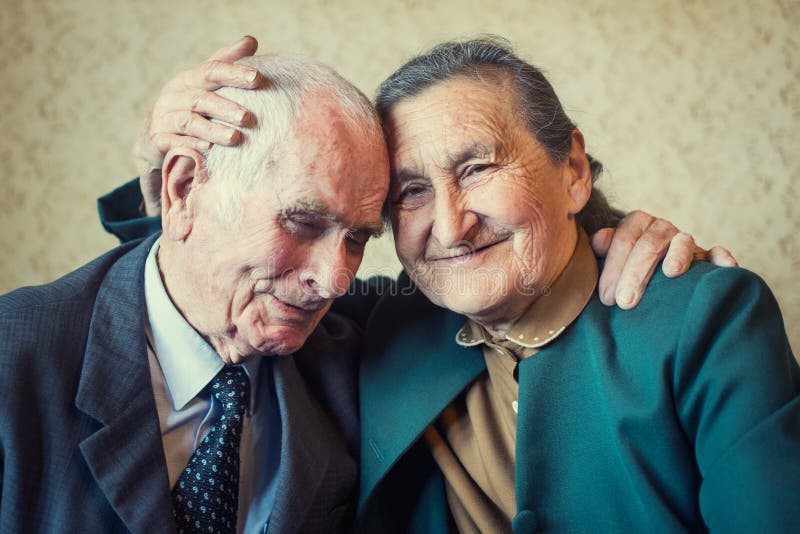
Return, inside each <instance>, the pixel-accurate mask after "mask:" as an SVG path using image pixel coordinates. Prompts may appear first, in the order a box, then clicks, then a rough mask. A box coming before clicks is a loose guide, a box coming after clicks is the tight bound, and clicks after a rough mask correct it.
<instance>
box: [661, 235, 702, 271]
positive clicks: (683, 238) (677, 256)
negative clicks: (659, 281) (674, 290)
mask: <svg viewBox="0 0 800 534" xmlns="http://www.w3.org/2000/svg"><path fill="white" fill-rule="evenodd" d="M696 248H698V247H696V246H695V244H694V238H693V237H692V236H690V235H689V234H687V233H684V232H678V233H677V234H675V237H673V238H672V241H670V244H669V249H668V250H667V255H666V256H665V257H664V263H663V265H662V266H661V270H662V271H663V272H664V275H665V276H667V277H668V278H675V277H676V276H680V275H682V274H683V273H685V272H686V271H688V270H689V267H691V265H692V260H693V259H694V257H695V249H696Z"/></svg>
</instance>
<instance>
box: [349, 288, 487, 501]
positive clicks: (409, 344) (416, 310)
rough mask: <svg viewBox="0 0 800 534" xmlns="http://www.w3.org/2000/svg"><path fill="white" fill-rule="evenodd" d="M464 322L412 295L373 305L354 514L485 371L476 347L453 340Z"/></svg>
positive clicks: (363, 375) (364, 373)
mask: <svg viewBox="0 0 800 534" xmlns="http://www.w3.org/2000/svg"><path fill="white" fill-rule="evenodd" d="M402 281H403V280H402V279H401V281H400V282H402ZM465 320H466V319H465V318H464V317H463V316H461V315H458V314H455V313H452V312H449V311H446V310H442V309H440V308H438V307H436V306H434V305H433V304H431V303H430V302H429V301H428V300H427V299H426V298H425V297H424V296H423V295H422V294H421V293H420V292H419V291H418V290H417V291H416V292H415V294H413V295H411V296H408V297H397V296H389V297H384V298H383V299H382V300H381V301H380V302H379V303H378V304H377V305H376V307H375V310H374V312H373V315H372V317H371V319H370V322H369V323H368V325H367V337H366V340H365V348H364V356H363V359H362V363H361V374H360V378H359V382H360V386H359V387H360V406H361V429H362V438H361V462H362V464H361V487H360V500H359V513H360V512H361V511H362V509H363V507H364V504H365V502H366V500H367V499H368V497H369V495H370V493H371V492H372V491H373V490H374V489H375V487H376V486H377V484H378V483H379V482H380V481H381V479H382V478H383V477H384V476H385V475H386V473H387V472H388V471H389V469H390V468H391V467H392V466H393V465H394V464H395V463H396V462H397V460H398V459H399V458H400V456H401V455H402V454H403V453H404V452H405V451H406V450H407V449H408V448H409V447H410V446H411V445H412V444H413V443H414V442H415V441H416V440H417V438H418V437H419V436H420V435H421V434H422V432H424V430H425V429H426V428H427V427H428V426H429V425H430V424H431V423H432V422H433V421H434V420H435V419H436V417H437V416H438V415H439V413H441V411H442V410H443V409H444V408H445V407H447V406H448V405H449V404H450V403H451V402H452V400H453V398H455V397H456V396H457V395H458V394H459V393H460V392H461V391H462V390H463V389H464V388H465V387H466V386H467V385H468V384H469V383H470V382H472V381H473V380H474V379H475V377H476V376H478V374H480V373H481V372H482V371H483V370H485V369H486V364H485V362H484V359H483V352H482V350H481V349H480V348H479V347H470V348H465V347H461V346H459V345H457V344H456V342H455V336H456V333H457V332H458V330H459V329H460V328H461V327H462V326H463V324H464V321H465Z"/></svg>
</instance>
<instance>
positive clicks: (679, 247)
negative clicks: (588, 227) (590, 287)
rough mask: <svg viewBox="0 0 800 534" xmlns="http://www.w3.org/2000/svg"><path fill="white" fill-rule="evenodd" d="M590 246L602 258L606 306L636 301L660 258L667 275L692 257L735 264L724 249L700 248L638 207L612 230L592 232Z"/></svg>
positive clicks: (683, 268)
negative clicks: (603, 262)
mask: <svg viewBox="0 0 800 534" xmlns="http://www.w3.org/2000/svg"><path fill="white" fill-rule="evenodd" d="M592 248H593V249H594V251H595V254H597V255H598V256H601V257H605V258H606V262H605V266H604V267H603V272H602V273H601V274H600V281H599V284H598V292H599V294H600V300H601V302H603V304H606V305H607V306H611V305H613V304H615V303H616V304H617V305H618V306H619V307H620V308H623V309H626V310H628V309H631V308H633V307H634V306H636V305H637V304H638V303H639V301H640V300H641V298H642V295H643V294H644V291H645V288H646V287H647V283H648V282H649V281H650V278H651V277H652V276H653V272H654V271H655V269H656V265H658V262H659V261H661V260H662V259H663V260H664V263H663V266H662V270H663V271H664V275H666V276H668V277H670V278H674V277H676V276H680V275H682V274H683V273H685V272H686V271H687V270H689V267H690V266H691V264H692V261H694V260H702V261H710V262H712V263H713V264H714V265H718V266H720V267H736V266H738V263H737V262H736V259H735V258H734V257H733V256H732V255H731V253H730V251H728V250H727V249H725V248H722V247H714V248H712V249H710V250H705V249H702V248H700V247H698V246H697V245H695V242H694V238H692V236H690V235H689V234H686V233H684V232H681V231H680V230H678V229H677V228H675V226H674V225H673V224H672V223H671V222H669V221H665V220H664V219H658V218H656V217H653V216H652V215H648V214H647V213H644V212H642V211H634V212H631V213H629V214H628V215H627V216H626V217H625V218H624V219H622V221H620V223H619V225H618V226H617V228H616V230H614V229H613V228H604V229H602V230H600V231H598V232H597V233H595V234H594V235H592Z"/></svg>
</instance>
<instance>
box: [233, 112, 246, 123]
mask: <svg viewBox="0 0 800 534" xmlns="http://www.w3.org/2000/svg"><path fill="white" fill-rule="evenodd" d="M246 119H247V112H246V111H239V116H238V117H236V122H237V123H238V124H242V125H243V124H244V123H245V121H246Z"/></svg>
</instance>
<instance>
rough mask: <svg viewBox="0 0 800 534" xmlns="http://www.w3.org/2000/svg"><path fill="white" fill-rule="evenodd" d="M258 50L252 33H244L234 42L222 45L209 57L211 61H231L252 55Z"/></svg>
mask: <svg viewBox="0 0 800 534" xmlns="http://www.w3.org/2000/svg"><path fill="white" fill-rule="evenodd" d="M256 50H258V41H257V40H256V38H255V37H253V36H252V35H245V36H244V37H242V38H241V39H239V40H238V41H236V42H235V43H231V44H229V45H226V46H223V47H222V48H220V49H219V50H217V51H216V52H214V53H213V54H211V57H210V58H209V59H210V60H212V61H217V60H218V61H229V62H231V63H233V62H234V61H237V60H239V59H242V58H243V57H247V56H252V55H253V54H255V53H256Z"/></svg>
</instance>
